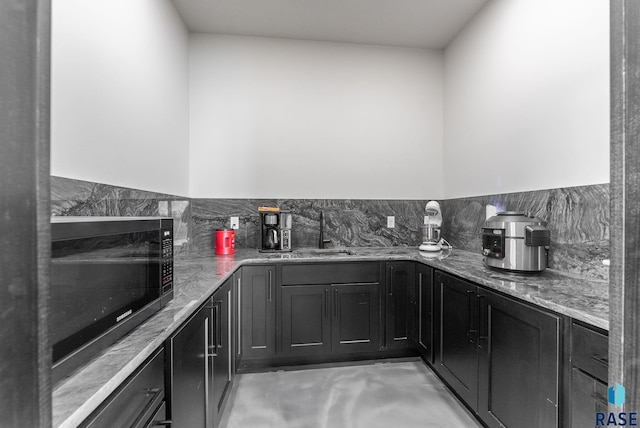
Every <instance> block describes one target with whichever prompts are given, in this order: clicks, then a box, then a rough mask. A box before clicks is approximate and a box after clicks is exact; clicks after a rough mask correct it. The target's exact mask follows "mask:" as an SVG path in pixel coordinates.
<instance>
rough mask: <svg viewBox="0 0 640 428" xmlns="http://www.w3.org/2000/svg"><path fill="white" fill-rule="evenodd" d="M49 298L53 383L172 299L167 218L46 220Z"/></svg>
mask: <svg viewBox="0 0 640 428" xmlns="http://www.w3.org/2000/svg"><path fill="white" fill-rule="evenodd" d="M50 295H51V300H50V302H51V305H50V308H51V309H50V322H49V336H50V343H51V344H52V353H53V381H54V383H55V382H58V381H59V380H61V379H62V378H64V377H65V376H67V375H68V374H69V373H70V372H72V371H73V370H75V369H76V368H78V367H79V366H81V365H83V364H85V363H86V362H88V361H89V360H90V359H91V358H92V357H93V356H95V355H96V354H98V353H99V352H100V351H102V350H104V349H105V348H107V347H108V346H110V345H112V344H113V343H115V342H116V341H117V340H119V339H120V338H122V337H123V336H124V335H125V334H127V333H128V332H130V331H131V330H132V329H134V328H135V327H137V326H138V325H139V324H140V323H142V322H143V321H145V320H146V319H148V318H149V317H151V316H152V315H153V314H154V313H156V312H157V311H159V310H160V309H162V307H164V306H165V305H166V304H167V302H169V301H170V300H171V299H172V298H173V219H171V218H166V217H65V216H61V217H52V218H51V292H50Z"/></svg>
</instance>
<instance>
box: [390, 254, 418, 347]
mask: <svg viewBox="0 0 640 428" xmlns="http://www.w3.org/2000/svg"><path fill="white" fill-rule="evenodd" d="M414 271H415V267H414V264H413V263H412V262H389V263H386V292H385V307H386V326H385V338H386V340H385V347H386V349H408V348H411V347H412V346H413V345H414V334H415V323H416V313H415V280H414Z"/></svg>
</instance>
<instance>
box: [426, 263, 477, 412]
mask: <svg viewBox="0 0 640 428" xmlns="http://www.w3.org/2000/svg"><path fill="white" fill-rule="evenodd" d="M436 286H437V288H438V290H437V292H438V297H439V299H440V301H439V304H438V306H437V309H438V319H439V324H440V331H439V340H440V343H439V350H438V355H437V360H436V365H435V369H436V370H437V371H438V373H439V374H440V375H441V376H442V378H443V379H445V380H446V381H447V383H448V384H449V385H450V386H451V388H453V390H454V391H455V392H456V393H457V394H458V395H459V396H460V397H461V398H462V399H463V400H464V401H465V402H466V403H467V404H468V405H469V406H470V407H471V408H472V409H474V410H475V409H476V408H477V405H478V350H477V347H476V336H477V321H478V320H477V301H476V292H477V290H478V288H477V287H476V286H475V285H473V284H470V283H468V282H466V281H463V280H461V279H458V278H455V277H453V276H450V275H447V274H444V273H442V272H437V273H436Z"/></svg>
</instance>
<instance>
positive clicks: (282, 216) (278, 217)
mask: <svg viewBox="0 0 640 428" xmlns="http://www.w3.org/2000/svg"><path fill="white" fill-rule="evenodd" d="M258 212H259V213H260V247H259V248H258V249H259V251H261V252H277V251H291V223H292V221H291V214H290V213H288V212H281V211H280V209H279V208H271V207H259V208H258Z"/></svg>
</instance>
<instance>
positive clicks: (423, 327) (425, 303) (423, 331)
mask: <svg viewBox="0 0 640 428" xmlns="http://www.w3.org/2000/svg"><path fill="white" fill-rule="evenodd" d="M415 281H416V289H415V293H416V301H417V305H418V314H417V315H418V318H417V324H418V328H417V331H416V346H417V348H418V352H420V354H421V355H422V358H424V359H425V361H427V362H428V363H430V364H433V357H434V353H433V325H434V324H433V269H432V268H430V267H429V266H425V265H423V264H420V263H416V272H415Z"/></svg>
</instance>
